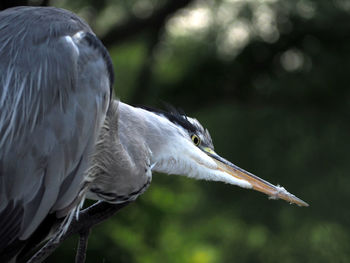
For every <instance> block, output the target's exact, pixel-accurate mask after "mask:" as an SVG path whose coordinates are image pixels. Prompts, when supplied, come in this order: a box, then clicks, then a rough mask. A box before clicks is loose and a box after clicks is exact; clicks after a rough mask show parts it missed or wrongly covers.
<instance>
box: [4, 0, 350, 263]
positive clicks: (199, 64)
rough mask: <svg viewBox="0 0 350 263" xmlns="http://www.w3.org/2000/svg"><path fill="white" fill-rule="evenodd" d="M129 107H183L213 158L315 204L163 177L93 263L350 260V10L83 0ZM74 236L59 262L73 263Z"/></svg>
mask: <svg viewBox="0 0 350 263" xmlns="http://www.w3.org/2000/svg"><path fill="white" fill-rule="evenodd" d="M17 4H22V5H23V4H32V5H33V4H34V5H38V4H44V5H51V6H57V7H62V8H65V9H68V10H71V11H73V12H75V13H77V14H78V15H80V16H82V17H83V18H84V19H85V20H86V21H87V22H88V23H89V24H90V25H91V27H92V28H93V30H94V31H95V32H96V34H97V35H98V36H99V37H100V38H101V40H102V42H103V43H104V44H105V45H106V46H107V48H108V50H109V51H110V54H111V56H112V58H113V62H114V66H115V74H116V81H115V91H116V95H117V97H119V98H120V99H121V100H122V101H124V102H126V103H133V104H142V105H149V106H153V107H161V105H162V101H166V102H169V103H171V104H173V105H174V106H176V107H179V108H182V109H183V110H184V111H185V112H186V113H187V115H188V116H191V117H195V118H197V119H198V120H199V121H200V122H201V123H202V124H203V126H205V127H207V128H208V129H209V131H210V132H211V136H212V138H213V141H214V145H215V150H216V152H218V153H219V154H221V155H222V156H224V157H225V158H227V159H228V160H231V161H232V162H233V163H235V164H237V165H239V166H240V167H242V168H244V169H246V170H248V171H250V172H253V173H255V174H256V175H258V176H260V177H262V178H264V179H266V180H268V181H270V182H271V183H274V184H281V185H283V186H285V187H286V188H287V189H288V190H289V191H290V192H292V193H294V194H295V195H297V196H298V197H300V198H302V199H303V200H305V201H307V202H308V203H309V204H310V207H308V208H299V207H297V206H295V205H289V204H288V203H286V202H283V201H271V200H268V198H267V197H266V196H265V195H263V194H261V193H257V192H253V191H249V190H244V189H240V188H238V187H235V186H231V185H225V184H223V183H216V182H206V181H194V180H192V179H188V178H186V177H181V176H173V175H163V174H154V177H153V181H152V185H151V187H150V188H149V189H148V190H147V192H146V193H145V194H143V195H142V196H141V197H140V198H139V199H138V200H137V201H136V202H135V203H133V204H131V205H129V206H128V207H126V208H124V209H123V210H121V211H120V212H119V213H118V214H117V215H116V216H114V217H113V218H111V219H110V220H108V221H106V222H104V223H103V224H101V225H99V226H97V227H95V228H94V229H93V231H92V235H91V237H90V242H89V247H88V254H87V262H129V263H144V262H145V263H151V262H154V263H156V262H169V263H214V262H228V263H230V262H287V263H288V262H350V212H349V208H348V207H347V205H348V202H349V200H350V198H349V197H350V191H349V189H348V188H349V186H350V176H349V171H350V161H349V156H348V151H349V145H350V136H349V131H350V122H349V114H348V112H349V110H350V100H349V99H350V87H349V82H350V1H347V0H333V1H332V0H289V1H288V0H259V1H258V0H250V1H243V0H198V1H190V0H168V1H166V0H163V1H162V0H99V1H96V0H77V1H68V0H66V1H59V0H56V1H54V0H51V1H47V0H46V1H43V3H42V2H41V1H24V0H19V1H3V3H2V4H0V6H1V8H5V7H6V5H17ZM76 240H77V239H76V238H74V237H73V238H71V239H69V240H67V241H66V242H65V243H64V245H63V246H62V247H61V248H60V249H59V250H57V251H56V252H55V253H54V254H53V255H52V256H51V257H50V258H49V259H48V262H72V261H73V260H74V254H75V252H76Z"/></svg>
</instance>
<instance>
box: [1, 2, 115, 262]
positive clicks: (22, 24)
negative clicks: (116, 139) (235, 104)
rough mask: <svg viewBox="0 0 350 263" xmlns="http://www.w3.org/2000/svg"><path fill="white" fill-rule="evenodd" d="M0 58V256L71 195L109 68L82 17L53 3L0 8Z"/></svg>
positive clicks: (103, 105) (101, 110)
mask: <svg viewBox="0 0 350 263" xmlns="http://www.w3.org/2000/svg"><path fill="white" fill-rule="evenodd" d="M78 32H80V33H78ZM0 57H1V59H0V109H1V111H0V237H1V238H0V258H1V253H3V251H4V249H5V251H6V247H8V246H9V245H11V243H13V242H14V241H15V240H25V239H28V238H29V237H30V235H31V234H32V233H33V232H34V231H35V230H36V229H37V228H38V226H39V225H40V223H41V222H42V221H43V220H44V218H45V217H46V216H47V215H48V214H49V213H54V212H56V213H57V212H58V211H65V210H67V207H70V206H71V204H72V203H73V202H74V201H75V199H76V198H77V196H78V194H79V191H80V189H81V185H82V182H83V180H84V172H85V170H86V168H87V165H88V159H89V155H90V154H91V151H92V149H93V146H94V143H95V139H96V135H97V133H98V132H99V128H100V127H101V124H102V122H103V120H104V117H105V113H106V110H107V107H108V103H109V99H110V87H111V82H112V74H113V73H112V72H111V71H112V70H111V67H112V66H111V62H110V59H109V57H108V53H107V52H106V50H105V49H104V47H103V46H102V44H101V42H99V40H98V39H97V38H96V37H95V36H94V35H93V33H92V32H91V29H90V28H89V27H88V26H87V25H86V23H84V22H83V21H82V20H81V19H79V18H78V17H77V16H75V15H74V14H72V13H70V12H68V11H64V10H60V9H56V8H33V7H21V8H13V9H9V10H5V11H3V12H0Z"/></svg>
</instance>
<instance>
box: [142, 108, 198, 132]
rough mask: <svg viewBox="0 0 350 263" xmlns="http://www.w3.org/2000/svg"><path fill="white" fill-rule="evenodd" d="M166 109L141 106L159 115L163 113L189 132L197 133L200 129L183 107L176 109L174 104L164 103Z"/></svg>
mask: <svg viewBox="0 0 350 263" xmlns="http://www.w3.org/2000/svg"><path fill="white" fill-rule="evenodd" d="M163 104H164V106H165V108H166V110H162V109H156V108H152V107H148V106H139V107H140V108H142V109H145V110H147V111H150V112H153V113H155V114H157V115H163V116H164V117H166V118H167V119H168V120H169V121H171V122H172V123H175V124H177V125H180V126H181V127H183V128H184V129H185V130H187V131H188V132H189V133H196V131H197V130H198V129H197V127H196V126H195V125H193V124H192V123H191V122H190V121H189V120H188V118H187V116H186V114H185V112H184V111H183V110H181V109H176V108H175V107H174V106H172V105H170V104H168V103H163Z"/></svg>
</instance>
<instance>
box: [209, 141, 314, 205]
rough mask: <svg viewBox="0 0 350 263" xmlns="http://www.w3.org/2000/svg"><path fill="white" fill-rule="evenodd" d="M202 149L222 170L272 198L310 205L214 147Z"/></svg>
mask: <svg viewBox="0 0 350 263" xmlns="http://www.w3.org/2000/svg"><path fill="white" fill-rule="evenodd" d="M202 150H203V151H204V152H205V153H206V154H207V155H208V156H210V157H211V158H212V159H213V160H214V161H215V162H216V164H217V166H218V169H219V170H220V171H222V172H225V173H227V174H229V175H231V176H234V177H235V178H237V179H240V180H243V181H246V182H248V183H249V184H250V185H251V186H252V189H254V190H256V191H259V192H262V193H264V194H267V195H268V196H269V197H270V198H271V199H283V200H285V201H287V202H289V203H294V204H297V205H299V206H309V204H308V203H306V202H304V201H303V200H301V199H299V198H298V197H296V196H295V195H293V194H291V193H289V192H288V191H287V190H286V189H285V188H283V187H282V186H275V185H273V184H271V183H269V182H267V181H265V180H263V179H261V178H259V177H257V176H256V175H254V174H252V173H249V172H247V171H245V170H243V169H242V168H239V167H238V166H236V165H234V164H232V163H230V162H229V161H227V160H225V159H224V158H222V157H220V156H219V155H218V154H216V153H215V152H214V151H213V150H212V149H210V148H207V147H204V148H202Z"/></svg>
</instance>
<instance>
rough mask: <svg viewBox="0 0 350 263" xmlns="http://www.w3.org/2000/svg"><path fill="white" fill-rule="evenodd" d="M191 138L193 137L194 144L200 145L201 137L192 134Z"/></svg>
mask: <svg viewBox="0 0 350 263" xmlns="http://www.w3.org/2000/svg"><path fill="white" fill-rule="evenodd" d="M191 139H192V141H193V143H194V145H196V146H198V145H199V144H200V143H201V139H199V137H198V136H197V135H195V134H193V135H192V137H191Z"/></svg>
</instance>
